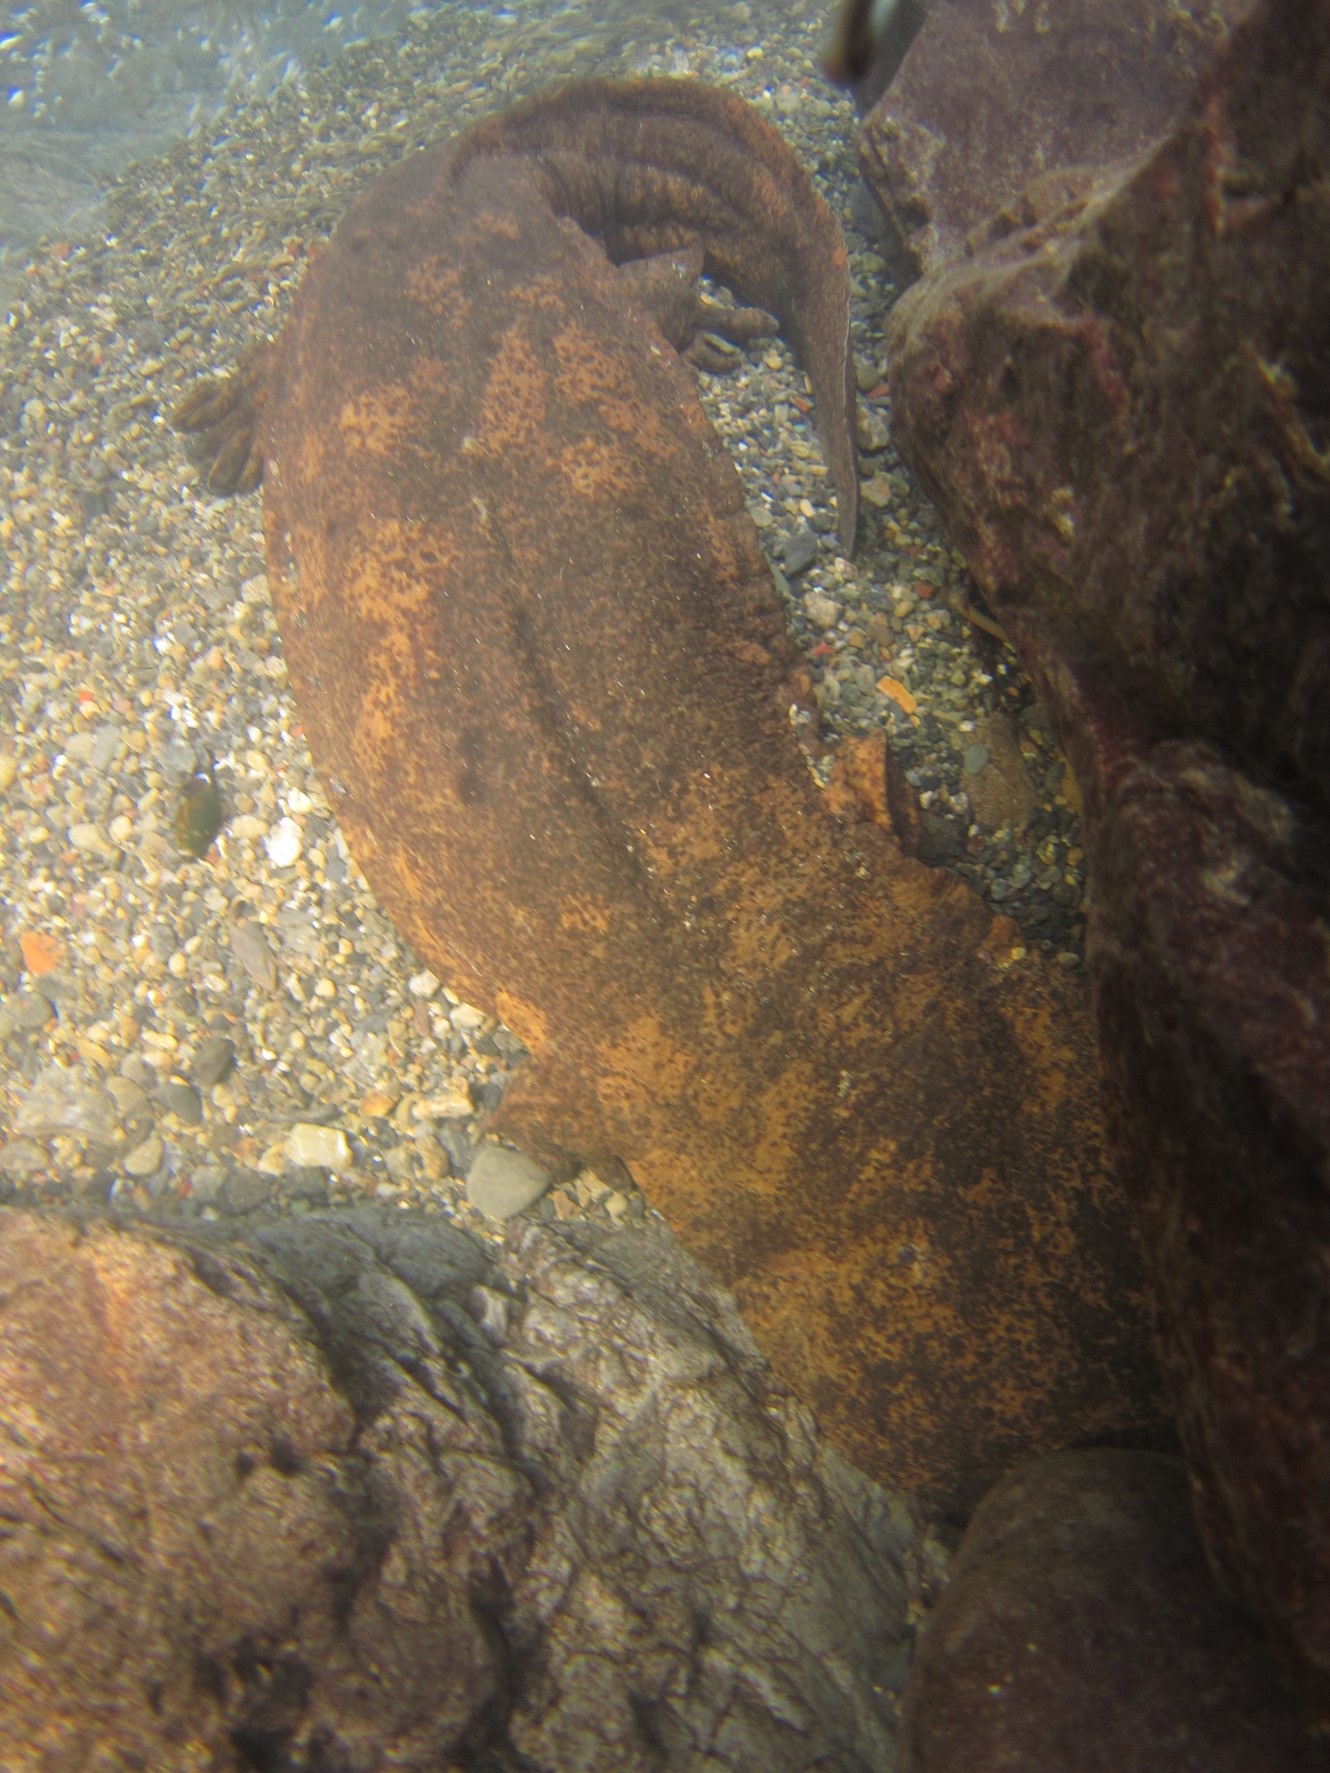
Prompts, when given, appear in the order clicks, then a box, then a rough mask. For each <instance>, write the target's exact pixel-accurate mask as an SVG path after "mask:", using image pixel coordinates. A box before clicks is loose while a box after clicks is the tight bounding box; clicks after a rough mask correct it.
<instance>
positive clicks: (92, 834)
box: [69, 820, 111, 856]
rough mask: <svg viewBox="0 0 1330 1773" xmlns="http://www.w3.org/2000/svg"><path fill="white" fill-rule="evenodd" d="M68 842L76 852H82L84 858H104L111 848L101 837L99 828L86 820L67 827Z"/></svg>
mask: <svg viewBox="0 0 1330 1773" xmlns="http://www.w3.org/2000/svg"><path fill="white" fill-rule="evenodd" d="M69 841H70V843H71V845H72V846H73V847H74V848H75V849H76V850H82V852H83V854H84V855H85V856H104V855H106V854H107V853H108V852H109V850H110V848H111V846H110V844H109V843H107V841H106V839H105V837H103V835H102V832H101V827H100V826H97V825H93V824H91V823H89V822H88V821H86V820H84V821H81V822H80V823H79V824H77V825H71V826H70V827H69Z"/></svg>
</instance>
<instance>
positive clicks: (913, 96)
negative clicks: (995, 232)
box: [859, 0, 1252, 282]
mask: <svg viewBox="0 0 1330 1773" xmlns="http://www.w3.org/2000/svg"><path fill="white" fill-rule="evenodd" d="M1251 4H1252V0H1057V3H1056V4H1050V3H1049V0H1037V3H1036V4H1032V5H1028V6H1027V5H1015V6H1008V5H1003V4H1001V3H1000V0H940V3H935V4H934V5H932V6H931V7H930V8H929V9H928V11H927V15H926V17H925V18H924V21H923V25H922V28H921V29H920V30H919V31H918V35H917V37H915V38H914V40H913V41H912V42H911V40H910V39H909V38H907V39H906V40H905V44H904V49H908V54H906V55H904V58H903V63H902V60H901V58H900V57H897V58H896V62H895V64H894V65H892V66H891V68H890V75H889V76H888V77H889V78H890V84H889V85H888V86H887V90H886V91H885V93H884V94H883V95H882V96H881V97H880V98H879V99H878V101H877V103H876V104H875V105H874V107H873V109H872V110H871V111H870V112H869V114H868V116H867V118H866V119H865V122H864V127H863V132H862V134H861V136H860V143H859V159H860V165H861V167H862V170H863V174H864V178H865V179H866V180H867V182H868V185H869V188H870V189H871V191H872V192H873V195H874V196H875V197H876V198H877V201H878V203H879V205H880V206H881V209H882V212H883V214H884V216H885V217H886V222H887V246H888V248H889V250H890V255H891V258H892V260H893V261H894V267H893V268H894V269H895V270H896V272H897V274H898V275H899V277H900V278H901V280H902V281H905V282H909V281H911V280H912V279H913V278H915V277H918V276H920V275H922V274H925V273H927V272H929V271H935V270H936V269H937V268H938V267H939V266H940V265H943V264H945V263H946V262H947V261H948V260H949V259H953V258H956V257H958V256H959V255H960V253H961V252H962V250H963V249H964V245H965V238H966V235H967V234H968V233H969V231H970V229H971V228H973V227H976V226H977V225H979V224H980V223H982V222H983V221H985V220H986V219H987V217H988V216H990V215H991V214H992V213H993V212H994V211H995V210H998V209H1001V208H1002V207H1003V206H1004V205H1005V204H1007V203H1009V202H1011V201H1012V200H1013V199H1014V198H1016V197H1017V196H1019V194H1020V193H1021V191H1023V190H1024V188H1025V187H1026V185H1028V184H1029V183H1030V182H1031V180H1033V179H1036V178H1038V177H1039V176H1040V175H1042V174H1045V173H1053V172H1057V173H1058V175H1059V177H1065V172H1064V169H1068V168H1079V167H1082V166H1095V165H1098V164H1100V163H1101V162H1106V161H1114V160H1121V159H1124V158H1126V157H1127V156H1129V155H1135V154H1139V153H1141V152H1142V151H1143V150H1144V149H1146V148H1147V147H1149V146H1151V145H1152V144H1154V143H1156V142H1158V141H1160V140H1161V139H1162V138H1163V137H1164V136H1165V135H1167V133H1168V131H1169V129H1170V128H1171V127H1172V125H1173V124H1174V123H1175V122H1176V120H1177V118H1178V117H1179V115H1180V114H1181V113H1182V111H1183V110H1184V109H1185V108H1186V105H1187V102H1188V99H1189V98H1190V95H1191V92H1192V90H1193V88H1194V86H1195V83H1196V78H1197V76H1198V74H1199V73H1200V72H1201V70H1202V69H1203V68H1204V67H1206V66H1207V65H1208V64H1209V62H1210V60H1211V58H1212V57H1213V54H1214V51H1215V48H1216V46H1217V44H1218V43H1219V42H1221V41H1222V39H1223V36H1224V33H1225V31H1226V29H1227V28H1228V27H1229V26H1230V25H1232V24H1234V23H1236V22H1237V20H1238V19H1240V18H1242V17H1243V16H1244V15H1245V14H1246V13H1247V12H1249V11H1250V10H1251ZM897 69H899V71H897ZM891 76H894V78H892V77H891ZM884 84H885V82H884Z"/></svg>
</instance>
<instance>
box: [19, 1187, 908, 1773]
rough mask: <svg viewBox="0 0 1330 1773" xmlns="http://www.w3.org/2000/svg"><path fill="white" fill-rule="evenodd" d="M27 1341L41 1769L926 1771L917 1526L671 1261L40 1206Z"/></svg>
mask: <svg viewBox="0 0 1330 1773" xmlns="http://www.w3.org/2000/svg"><path fill="white" fill-rule="evenodd" d="M598 1240H603V1241H600V1242H599V1247H598ZM0 1321H2V1322H3V1336H2V1337H0V1513H2V1514H3V1516H4V1519H5V1523H6V1528H5V1533H4V1535H3V1537H0V1589H3V1592H4V1595H5V1611H4V1618H3V1622H2V1623H3V1633H2V1635H0V1684H3V1688H4V1692H5V1704H4V1706H3V1708H0V1764H3V1765H4V1766H5V1767H6V1768H12V1769H15V1770H16V1773H18V1770H20V1769H23V1770H26V1769H38V1768H42V1769H46V1768H50V1769H57V1768H71V1767H86V1768H94V1767H95V1768H111V1767H127V1766H133V1765H144V1766H154V1767H171V1768H204V1767H207V1768H210V1769H236V1770H237V1773H241V1770H244V1769H250V1768H262V1769H265V1770H271V1769H286V1768H291V1769H296V1768H301V1769H304V1768H309V1769H314V1768H318V1769H321V1770H329V1773H331V1770H338V1773H343V1770H344V1773H355V1770H359V1769H362V1768H363V1769H370V1768H375V1767H383V1766H388V1765H391V1766H394V1767H398V1768H408V1769H409V1768H422V1769H423V1768H429V1769H438V1768H441V1767H444V1766H457V1767H468V1768H470V1767H474V1768H487V1769H488V1768H494V1769H503V1768H518V1767H520V1768H523V1769H538V1768H550V1769H556V1768H557V1769H561V1770H562V1769H568V1768H573V1767H577V1768H584V1769H597V1768H606V1769H609V1768H614V1769H649V1768H666V1767H668V1768H671V1769H673V1768H699V1769H700V1768H707V1769H717V1768H724V1767H736V1768H737V1767H763V1768H770V1769H778V1768H791V1769H793V1768H809V1767H818V1768H826V1769H832V1768H834V1769H845V1770H847V1773H848V1770H850V1769H868V1768H882V1767H889V1766H890V1765H892V1763H893V1760H894V1705H895V1694H894V1691H893V1687H894V1686H895V1685H897V1684H898V1683H899V1680H900V1678H901V1675H902V1673H903V1668H904V1653H903V1648H902V1646H903V1643H904V1640H905V1637H906V1630H905V1614H906V1587H907V1583H906V1570H907V1566H908V1564H909V1562H910V1559H911V1558H912V1556H913V1546H914V1538H913V1529H912V1524H911V1521H910V1518H909V1516H908V1514H907V1512H906V1511H905V1509H904V1508H903V1507H902V1506H900V1505H899V1504H897V1503H894V1502H893V1501H892V1500H891V1499H890V1498H889V1497H888V1496H887V1495H886V1494H885V1493H884V1492H883V1491H881V1490H879V1489H878V1488H877V1487H876V1486H874V1485H873V1484H871V1483H870V1482H869V1481H868V1480H867V1479H865V1478H862V1477H860V1476H859V1475H858V1474H857V1473H855V1472H854V1471H853V1470H851V1468H850V1467H848V1466H847V1465H846V1464H845V1463H844V1462H843V1461H842V1460H841V1459H840V1458H839V1457H838V1456H837V1455H836V1454H835V1453H833V1452H832V1451H831V1450H830V1449H828V1448H825V1447H823V1446H822V1445H820V1444H819V1443H818V1441H817V1440H816V1438H815V1436H814V1434H813V1431H812V1428H811V1423H810V1419H809V1417H808V1416H807V1415H806V1413H805V1412H804V1411H803V1410H802V1409H801V1407H800V1406H798V1405H797V1404H796V1403H795V1402H794V1401H793V1400H792V1399H791V1398H790V1396H789V1394H788V1393H787V1392H785V1391H784V1390H783V1389H782V1388H781V1387H779V1386H778V1385H777V1384H776V1383H775V1382H774V1381H773V1380H772V1379H771V1377H770V1374H769V1372H768V1369H767V1368H766V1366H765V1364H764V1363H763V1362H762V1361H761V1359H760V1357H759V1356H758V1355H757V1353H756V1351H755V1348H754V1346H753V1344H752V1341H751V1338H750V1337H749V1335H748V1332H747V1331H746V1330H745V1328H744V1327H743V1325H742V1323H741V1322H740V1320H739V1319H738V1318H737V1316H736V1315H735V1313H734V1310H733V1307H732V1305H731V1304H730V1303H729V1301H728V1299H727V1298H726V1296H725V1295H724V1294H722V1293H720V1292H719V1291H718V1290H717V1289H716V1288H715V1287H714V1286H713V1285H712V1284H711V1283H710V1282H708V1281H707V1279H706V1278H705V1277H704V1276H703V1275H702V1273H701V1271H700V1270H698V1269H697V1268H696V1267H695V1266H694V1265H693V1264H691V1263H690V1262H689V1261H688V1260H687V1258H686V1257H684V1256H683V1255H682V1253H681V1252H680V1251H679V1249H678V1246H677V1245H676V1244H675V1243H674V1241H673V1239H671V1238H670V1237H669V1236H668V1234H667V1233H665V1232H663V1230H662V1231H659V1232H658V1231H656V1230H655V1229H654V1228H651V1229H648V1230H647V1231H644V1232H641V1233H638V1232H633V1233H623V1234H619V1235H618V1236H612V1237H609V1238H606V1235H605V1234H604V1233H599V1234H597V1233H595V1232H593V1231H591V1230H590V1228H585V1227H584V1228H580V1230H579V1231H578V1232H577V1233H571V1234H570V1233H569V1232H568V1231H567V1230H563V1231H554V1230H552V1229H550V1228H548V1227H544V1226H538V1225H530V1224H524V1225H522V1226H521V1227H518V1228H515V1229H514V1231H513V1232H512V1233H511V1234H510V1237H509V1241H508V1244H507V1246H506V1248H505V1249H504V1250H503V1251H502V1252H500V1253H499V1254H498V1256H497V1257H495V1256H494V1255H492V1253H491V1252H489V1251H488V1250H486V1249H485V1247H484V1246H482V1245H481V1244H480V1243H479V1242H478V1241H477V1240H475V1239H473V1238H472V1237H470V1236H469V1235H468V1234H467V1233H465V1232H462V1231H459V1230H458V1229H457V1228H456V1227H454V1226H452V1225H450V1224H448V1223H447V1222H446V1221H443V1220H441V1219H438V1218H435V1217H430V1216H426V1215H421V1214H414V1213H406V1212H401V1211H391V1210H380V1209H371V1208H366V1209H360V1210H355V1211H351V1212H343V1213H325V1214H310V1215H308V1216H307V1217H305V1218H303V1219H298V1220H290V1221H286V1222H282V1223H271V1224H267V1225H258V1226H253V1225H251V1226H250V1227H249V1228H248V1229H247V1230H246V1232H245V1234H244V1235H243V1237H241V1236H236V1235H231V1236H229V1237H227V1238H221V1237H215V1236H207V1237H205V1236H202V1235H200V1234H198V1233H197V1232H192V1231H191V1232H190V1233H188V1234H186V1233H182V1232H179V1231H177V1230H167V1229H164V1228H161V1227H157V1228H145V1227H142V1226H136V1227H130V1226H128V1225H121V1224H117V1223H115V1222H112V1221H109V1220H106V1219H96V1220H89V1221H85V1222H82V1223H76V1222H74V1221H73V1220H71V1219H65V1218H57V1217H54V1216H43V1215H37V1214H33V1213H29V1212H25V1211H18V1210H8V1211H5V1212H4V1213H2V1214H0Z"/></svg>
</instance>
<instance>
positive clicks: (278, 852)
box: [263, 819, 301, 868]
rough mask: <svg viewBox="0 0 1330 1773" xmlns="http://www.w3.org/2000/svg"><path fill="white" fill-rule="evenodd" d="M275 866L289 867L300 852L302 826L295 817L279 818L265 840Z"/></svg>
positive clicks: (269, 856) (265, 846) (264, 844)
mask: <svg viewBox="0 0 1330 1773" xmlns="http://www.w3.org/2000/svg"><path fill="white" fill-rule="evenodd" d="M263 847H264V849H265V850H267V852H268V860H269V861H270V862H271V863H272V865H273V867H274V868H289V867H290V866H291V864H292V863H293V862H294V861H295V860H296V858H297V857H298V856H299V854H300V847H301V839H300V827H299V825H297V824H296V822H295V820H294V819H279V820H278V821H277V823H276V824H275V825H274V826H273V827H272V829H271V830H270V831H269V833H268V835H267V836H266V837H265V838H264V840H263Z"/></svg>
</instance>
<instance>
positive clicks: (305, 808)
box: [286, 788, 314, 813]
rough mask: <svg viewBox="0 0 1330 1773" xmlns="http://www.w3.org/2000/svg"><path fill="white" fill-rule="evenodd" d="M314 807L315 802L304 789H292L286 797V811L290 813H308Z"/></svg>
mask: <svg viewBox="0 0 1330 1773" xmlns="http://www.w3.org/2000/svg"><path fill="white" fill-rule="evenodd" d="M313 805H314V802H313V801H312V800H311V799H310V797H309V795H308V794H306V793H305V790H304V789H303V788H292V789H291V791H290V793H289V794H288V795H287V797H286V810H287V812H288V813H307V812H309V811H310V809H311V808H312V807H313Z"/></svg>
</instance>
